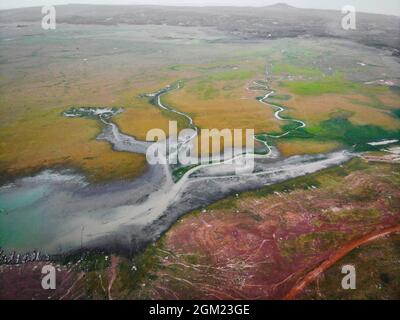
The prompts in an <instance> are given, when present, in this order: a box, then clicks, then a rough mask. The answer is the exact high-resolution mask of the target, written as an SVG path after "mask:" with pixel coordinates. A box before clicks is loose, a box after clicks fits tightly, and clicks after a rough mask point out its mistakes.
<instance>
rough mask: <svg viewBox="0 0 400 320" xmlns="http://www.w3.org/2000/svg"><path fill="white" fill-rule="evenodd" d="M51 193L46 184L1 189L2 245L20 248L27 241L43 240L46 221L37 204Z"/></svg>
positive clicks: (0, 229) (0, 220)
mask: <svg viewBox="0 0 400 320" xmlns="http://www.w3.org/2000/svg"><path fill="white" fill-rule="evenodd" d="M49 193H50V188H49V186H46V185H40V186H35V187H32V188H23V190H12V191H11V190H10V191H8V190H7V189H6V188H1V189H0V247H9V246H12V247H13V248H15V249H16V250H18V249H22V248H23V247H24V245H26V243H27V242H32V243H40V242H41V241H42V240H43V239H42V235H43V233H44V232H43V231H44V229H45V225H46V221H43V220H44V219H43V216H42V214H41V212H40V210H39V209H38V208H37V207H36V206H35V204H36V203H37V202H39V201H40V200H42V199H44V198H45V197H46V196H47V195H48V194H49Z"/></svg>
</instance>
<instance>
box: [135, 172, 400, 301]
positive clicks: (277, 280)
mask: <svg viewBox="0 0 400 320" xmlns="http://www.w3.org/2000/svg"><path fill="white" fill-rule="evenodd" d="M389 170H391V169H390V168H389ZM390 174H391V172H385V171H379V170H378V171H377V172H373V175H372V174H365V173H364V172H356V173H352V174H350V175H349V176H347V177H345V178H340V179H337V181H335V182H334V183H331V186H330V187H327V188H321V189H316V190H297V191H292V192H281V193H279V194H275V195H270V196H267V197H252V196H247V197H245V198H244V199H242V200H241V199H239V200H238V201H237V202H236V208H233V209H221V210H215V211H208V212H206V213H201V214H200V213H199V214H198V215H191V216H188V217H186V218H184V219H182V221H181V222H180V223H177V224H176V225H175V226H174V227H173V228H172V229H171V230H170V231H169V232H168V233H167V235H166V237H165V239H164V246H163V249H159V269H158V271H156V272H155V274H154V275H153V277H152V278H153V279H155V280H152V281H149V282H148V283H146V289H142V291H141V294H142V295H143V291H144V290H145V291H146V292H147V295H148V296H149V297H150V298H154V299H189V298H194V299H283V298H285V297H286V298H288V297H291V296H290V295H289V293H290V292H295V290H296V288H297V287H298V288H299V289H301V288H302V287H303V286H305V285H307V284H308V283H309V282H310V281H312V280H313V279H314V278H315V277H317V276H318V275H319V274H320V273H321V272H323V270H320V272H315V270H316V268H317V267H319V266H323V267H324V270H325V269H326V268H328V267H329V266H330V265H331V264H332V263H334V261H336V260H337V259H339V254H341V255H343V254H346V253H347V252H348V250H351V248H353V247H354V246H355V247H356V246H358V245H360V244H362V243H363V241H367V240H369V241H371V240H372V239H374V238H375V237H376V236H379V235H381V234H386V232H387V231H386V230H397V229H393V228H398V225H399V223H400V201H399V199H400V189H399V188H398V186H397V185H396V184H395V183H393V181H392V180H391V179H390V178H388V177H390ZM335 179H336V178H335ZM340 180H342V181H340ZM360 241H361V242H360ZM328 262H329V263H328ZM310 270H312V272H311V273H310ZM317 270H319V269H317ZM302 280H303V281H304V283H303V282H302ZM302 284H303V285H302ZM293 290H294V291H293Z"/></svg>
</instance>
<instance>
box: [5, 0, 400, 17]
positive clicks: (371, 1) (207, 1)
mask: <svg viewBox="0 0 400 320" xmlns="http://www.w3.org/2000/svg"><path fill="white" fill-rule="evenodd" d="M279 2H281V3H286V4H289V5H291V6H294V7H299V8H310V9H331V10H341V8H342V7H343V6H345V5H353V6H354V7H355V8H356V9H357V10H358V11H360V12H370V13H378V14H390V15H397V16H400V1H399V0H381V1H379V2H378V1H376V0H335V1H329V0H326V1H315V0H287V1H274V0H247V1H246V2H245V3H243V1H242V0H165V1H162V0H117V1H112V0H3V1H2V2H1V3H0V10H4V9H16V8H23V7H35V6H43V5H62V4H108V5H166V6H238V7H239V6H254V7H260V6H268V5H273V4H276V3H279Z"/></svg>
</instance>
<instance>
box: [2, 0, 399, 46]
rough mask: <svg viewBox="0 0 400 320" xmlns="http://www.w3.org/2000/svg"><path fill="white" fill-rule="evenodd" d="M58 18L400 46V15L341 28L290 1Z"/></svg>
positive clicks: (325, 14) (31, 14)
mask: <svg viewBox="0 0 400 320" xmlns="http://www.w3.org/2000/svg"><path fill="white" fill-rule="evenodd" d="M56 8H57V22H58V23H69V24H101V25H116V24H135V25H146V24H155V25H173V26H196V27H215V28H217V29H218V30H221V31H224V32H226V33H227V34H229V35H230V36H232V37H235V38H238V39H250V40H251V39H276V38H281V37H303V36H317V37H337V38H344V39H349V40H353V41H357V42H360V43H363V44H365V45H369V46H375V47H387V48H389V49H391V50H394V49H398V50H400V17H397V16H386V15H378V14H369V13H358V14H357V30H352V31H346V30H343V29H342V27H341V20H342V13H341V12H340V11H334V10H316V9H300V8H295V7H292V6H289V5H287V4H285V3H278V4H275V5H272V6H266V7H257V8H256V7H171V6H149V5H142V6H121V5H112V6H110V5H63V6H57V7H56ZM41 17H42V15H41V8H38V7H37V8H23V9H12V10H2V11H0V23H3V24H4V23H19V22H25V23H26V22H34V23H36V22H37V23H40V21H41Z"/></svg>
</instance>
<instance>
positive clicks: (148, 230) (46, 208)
mask: <svg viewBox="0 0 400 320" xmlns="http://www.w3.org/2000/svg"><path fill="white" fill-rule="evenodd" d="M179 88H180V82H178V84H177V87H176V88H175V87H173V86H169V87H167V88H165V89H162V90H160V91H159V92H157V93H154V94H150V95H148V97H151V98H153V99H155V101H156V102H157V106H158V107H160V108H162V109H166V110H168V111H170V112H174V113H176V114H178V115H180V116H182V117H185V118H186V119H187V120H188V121H189V127H190V128H191V129H193V134H192V135H190V136H189V137H187V138H186V139H183V140H181V141H178V150H177V152H183V151H185V148H187V145H188V144H189V143H190V142H192V141H194V139H195V138H196V137H197V134H198V131H199V130H198V128H197V126H196V125H195V123H194V121H193V119H192V118H191V117H190V116H189V115H187V114H185V113H183V112H181V111H178V110H174V109H172V108H169V107H168V106H165V105H164V104H163V103H162V99H161V97H162V96H163V95H164V94H166V93H167V92H169V91H170V90H173V89H179ZM265 90H266V91H268V90H267V88H265ZM271 94H273V91H271V92H269V93H267V94H266V95H265V96H264V97H263V98H262V99H260V100H259V101H260V102H261V103H263V104H265V105H268V106H269V107H271V106H272V107H273V108H275V109H277V111H276V112H275V117H276V118H277V119H278V120H281V121H294V122H296V123H299V128H302V127H304V126H305V123H303V122H302V121H300V120H290V119H284V118H282V117H281V116H280V114H281V112H282V111H283V110H284V109H283V108H282V107H279V106H276V105H273V104H272V105H271V104H269V103H268V102H267V101H266V100H267V99H268V97H270V95H271ZM76 110H78V109H76ZM120 111H121V110H120V109H119V110H118V112H120ZM93 112H94V114H96V116H98V117H99V119H100V120H101V121H102V122H103V123H104V129H103V132H102V133H101V134H100V135H99V136H98V139H99V140H106V141H108V142H109V143H110V144H112V146H113V149H114V150H115V151H116V152H118V151H125V152H134V153H141V154H145V153H146V151H147V149H148V148H149V147H150V146H151V145H152V143H150V142H145V141H139V140H137V139H135V138H134V137H131V136H128V135H125V134H123V133H121V132H120V131H119V128H118V127H117V126H116V125H115V124H114V123H112V116H113V114H114V112H117V111H113V110H108V112H101V111H98V112H96V111H93ZM66 115H67V116H71V117H72V116H73V115H74V114H73V113H71V114H66ZM285 134H289V132H286V133H283V134H282V135H279V136H270V137H269V138H274V139H276V138H279V137H282V136H284V135H285ZM254 138H255V139H256V140H258V141H260V142H262V143H263V144H265V146H266V147H267V149H268V152H266V153H265V154H258V155H254V154H251V155H250V154H243V152H239V153H237V154H233V155H232V158H228V159H224V161H222V163H221V162H219V163H206V164H204V163H203V164H201V165H199V166H197V167H194V168H191V169H190V170H188V171H187V172H186V173H185V174H184V175H183V177H182V178H181V179H180V180H179V181H178V182H176V183H175V182H174V181H173V179H172V173H171V168H170V166H169V165H168V164H155V165H149V168H148V169H147V171H146V172H145V173H144V174H142V175H141V176H140V177H138V178H137V179H135V180H134V181H131V182H116V183H109V184H106V185H90V184H88V183H86V182H85V180H84V179H83V178H82V177H80V176H78V175H76V174H73V173H72V172H70V171H65V172H58V173H54V172H44V173H42V174H40V175H38V176H36V177H32V178H24V179H19V180H17V181H16V182H15V183H13V184H10V185H7V186H3V187H1V188H0V207H2V208H6V209H5V211H4V212H1V213H0V237H1V238H0V247H3V248H4V249H6V250H8V251H12V250H16V251H28V250H33V249H40V250H42V251H46V252H48V253H63V252H67V251H70V250H75V249H79V248H97V247H100V248H112V249H124V250H126V251H129V252H130V253H134V252H135V251H136V250H138V249H140V248H142V247H143V246H145V245H147V244H148V243H150V242H152V241H154V240H156V239H157V238H158V237H159V236H160V235H161V234H162V233H163V232H165V231H166V230H167V229H168V228H169V227H170V226H171V225H172V224H173V223H174V222H175V221H176V220H177V219H178V218H179V217H180V216H182V215H183V214H185V213H187V212H190V211H192V210H194V209H198V208H202V207H204V206H207V205H209V204H210V203H212V202H215V201H216V200H219V199H222V198H224V197H226V196H228V195H230V194H233V193H239V192H241V191H245V190H251V189H257V188H261V187H263V186H265V185H270V184H274V183H277V182H281V181H284V180H287V179H290V178H294V177H297V176H301V175H306V174H309V173H312V172H316V171H318V170H321V169H324V168H328V167H331V166H335V165H338V164H341V163H343V162H346V161H348V160H349V159H350V158H351V157H353V156H354V154H352V153H350V152H348V151H337V152H332V153H329V154H321V155H305V156H295V157H291V158H286V159H283V158H280V157H279V153H278V151H277V150H276V148H274V147H272V146H269V145H268V142H267V141H264V140H263V139H259V138H258V136H257V135H256V137H254ZM158 156H160V155H158ZM161 156H162V157H166V156H168V155H167V154H164V155H161ZM250 156H251V157H254V158H255V163H254V166H255V167H254V171H253V172H252V173H247V174H243V175H237V174H236V173H235V161H236V160H237V159H239V158H246V157H250ZM60 181H62V182H60ZM32 190H39V191H37V192H34V194H33V195H32V196H27V194H28V193H29V192H32ZM41 190H42V191H41ZM25 197H26V199H25ZM13 199H20V200H19V205H18V206H13V205H12V202H13V201H14V200H13ZM24 199H25V200H26V201H25V200H24Z"/></svg>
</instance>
